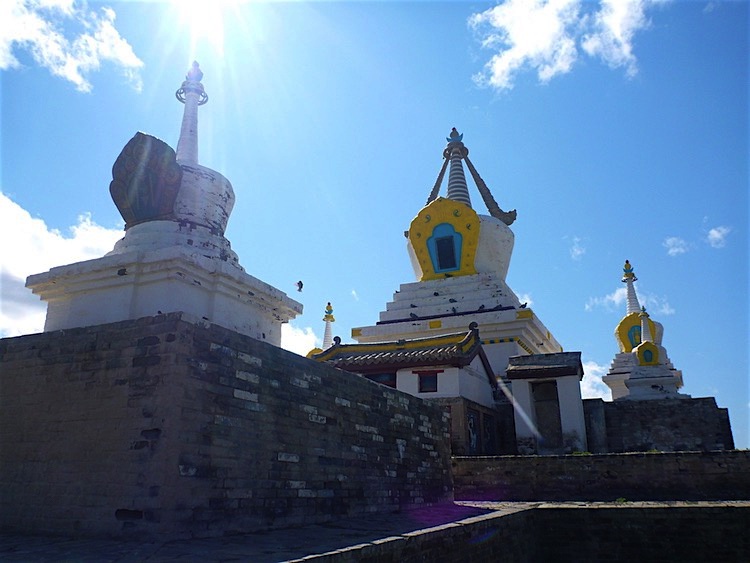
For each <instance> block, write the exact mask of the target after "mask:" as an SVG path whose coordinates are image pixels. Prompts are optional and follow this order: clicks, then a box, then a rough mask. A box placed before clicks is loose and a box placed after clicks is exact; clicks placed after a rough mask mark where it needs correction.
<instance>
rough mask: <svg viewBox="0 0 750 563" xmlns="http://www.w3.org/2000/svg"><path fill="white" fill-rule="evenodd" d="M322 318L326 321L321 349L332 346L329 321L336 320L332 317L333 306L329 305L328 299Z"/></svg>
mask: <svg viewBox="0 0 750 563" xmlns="http://www.w3.org/2000/svg"><path fill="white" fill-rule="evenodd" d="M323 320H324V321H325V323H326V328H325V332H324V333H323V350H328V348H330V347H331V346H333V337H332V336H331V323H333V322H335V321H336V319H335V318H333V307H332V306H331V302H330V301H329V302H328V305H326V312H325V316H324V317H323Z"/></svg>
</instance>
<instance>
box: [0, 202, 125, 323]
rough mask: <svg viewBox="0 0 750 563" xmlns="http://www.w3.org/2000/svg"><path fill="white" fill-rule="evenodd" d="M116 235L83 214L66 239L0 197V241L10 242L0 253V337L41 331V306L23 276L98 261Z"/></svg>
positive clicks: (110, 245) (42, 307)
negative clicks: (0, 284) (62, 266)
mask: <svg viewBox="0 0 750 563" xmlns="http://www.w3.org/2000/svg"><path fill="white" fill-rule="evenodd" d="M122 234H123V232H122V228H117V229H108V228H106V227H102V226H101V225H97V224H96V223H94V222H93V221H92V220H91V216H90V215H89V214H83V215H80V216H79V217H78V223H76V224H75V225H73V226H72V227H70V228H69V236H67V237H66V236H65V235H63V234H62V233H61V232H60V231H58V230H55V229H50V228H49V227H47V225H46V224H45V223H44V221H42V220H41V219H35V218H34V217H32V216H31V214H29V212H28V211H26V210H25V209H23V208H22V207H21V206H20V205H18V204H17V203H15V202H14V201H12V200H11V199H10V198H9V197H7V196H6V195H5V194H2V193H0V240H4V241H13V243H12V244H7V243H6V244H5V246H4V247H3V251H2V253H0V276H1V279H0V281H2V286H0V336H2V337H4V336H17V335H19V334H28V333H30V332H39V331H41V330H42V328H43V326H44V316H45V311H46V306H45V304H44V303H42V302H41V301H39V298H38V297H36V296H34V295H33V294H32V293H31V291H29V290H28V289H26V288H25V286H24V284H25V282H26V277H27V276H29V275H31V274H37V273H40V272H45V271H47V270H49V269H50V268H53V267H55V266H61V265H63V264H72V263H74V262H80V261H82V260H89V259H91V258H98V257H100V256H103V255H104V254H106V253H107V252H109V251H110V250H112V247H113V246H114V244H115V242H117V240H118V239H120V238H121V237H122Z"/></svg>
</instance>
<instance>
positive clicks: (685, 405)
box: [604, 397, 734, 452]
mask: <svg viewBox="0 0 750 563" xmlns="http://www.w3.org/2000/svg"><path fill="white" fill-rule="evenodd" d="M604 417H605V420H606V434H607V449H608V451H610V452H633V451H649V450H652V449H655V450H662V451H689V450H703V451H711V450H731V449H733V448H734V440H733V439H732V431H731V428H730V424H729V413H728V411H727V409H721V408H719V407H718V406H717V405H716V399H714V398H713V397H705V398H699V399H679V400H677V399H665V400H659V401H613V402H605V403H604Z"/></svg>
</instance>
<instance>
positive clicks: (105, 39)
mask: <svg viewBox="0 0 750 563" xmlns="http://www.w3.org/2000/svg"><path fill="white" fill-rule="evenodd" d="M115 18H116V14H115V11H114V10H112V9H111V8H108V7H106V6H103V7H101V8H99V10H97V11H94V10H89V9H88V5H87V4H86V3H85V2H77V1H76V0H3V1H2V2H0V70H8V69H14V68H19V67H20V66H21V63H20V62H19V60H18V59H17V58H16V56H15V55H14V50H17V49H21V50H25V51H27V52H28V53H29V54H30V55H31V56H32V57H33V59H34V61H35V62H36V63H37V64H39V65H40V66H42V67H44V68H46V69H47V70H49V71H50V72H51V73H52V74H53V75H55V76H59V77H61V78H64V79H65V80H68V81H70V82H72V83H73V84H74V85H75V86H76V88H77V89H78V90H80V91H81V92H89V91H91V88H92V86H91V82H89V80H88V78H87V76H88V75H89V74H90V73H92V72H95V71H97V70H99V68H100V67H101V64H102V63H103V62H109V63H113V64H114V65H115V66H117V67H119V68H120V70H121V71H122V73H123V74H124V75H125V76H126V78H127V79H128V80H129V81H130V83H131V84H132V85H133V87H134V88H135V89H136V90H139V91H140V89H141V86H142V84H141V78H140V69H141V67H142V66H143V62H142V61H141V60H140V59H139V58H138V57H137V56H136V54H135V52H134V51H133V48H132V47H131V46H130V44H129V43H128V42H127V41H126V40H125V39H123V38H122V37H121V36H120V33H119V32H118V31H117V29H116V28H115Z"/></svg>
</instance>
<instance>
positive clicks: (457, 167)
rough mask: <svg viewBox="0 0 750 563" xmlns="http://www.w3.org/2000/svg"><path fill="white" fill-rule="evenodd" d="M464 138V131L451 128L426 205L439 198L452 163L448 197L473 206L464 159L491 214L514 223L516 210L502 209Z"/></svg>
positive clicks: (507, 222) (506, 221)
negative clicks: (447, 170) (470, 158)
mask: <svg viewBox="0 0 750 563" xmlns="http://www.w3.org/2000/svg"><path fill="white" fill-rule="evenodd" d="M463 138H464V136H463V133H459V132H458V130H457V129H456V128H455V127H453V129H451V134H450V136H449V137H446V141H448V146H447V147H446V148H445V150H444V151H443V158H444V159H445V160H444V161H443V166H442V168H441V169H440V173H439V174H438V177H437V180H436V181H435V185H434V186H433V187H432V191H431V192H430V195H429V197H428V198H427V204H426V205H429V204H430V203H431V202H433V201H435V199H437V196H438V192H440V186H441V184H442V183H443V177H444V176H445V171H446V169H447V168H448V164H449V163H450V165H451V169H450V174H449V175H448V199H452V200H454V201H460V202H461V203H464V204H466V205H468V206H469V207H471V199H470V198H469V189H468V186H467V184H466V176H465V174H464V168H463V164H462V162H461V161H462V160H464V161H466V166H467V167H468V169H469V173H470V174H471V177H472V179H473V180H474V183H475V184H476V186H477V189H478V190H479V195H481V196H482V200H483V201H484V204H485V205H486V206H487V210H488V211H489V212H490V215H492V216H493V217H494V218H495V219H500V220H501V221H502V222H503V223H505V224H506V225H508V226H510V225H512V224H513V222H514V221H515V220H516V211H515V210H513V211H503V210H502V209H500V206H499V205H498V204H497V202H496V201H495V198H494V197H492V193H490V189H489V188H488V187H487V184H485V183H484V180H482V177H481V176H480V175H479V173H478V172H477V169H476V168H474V165H473V164H472V162H471V160H469V149H467V148H466V146H465V145H464V144H463V142H462V140H463Z"/></svg>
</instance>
